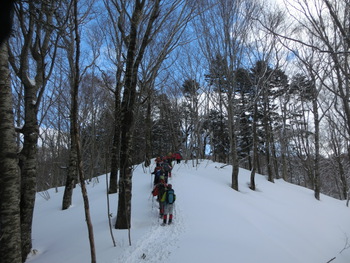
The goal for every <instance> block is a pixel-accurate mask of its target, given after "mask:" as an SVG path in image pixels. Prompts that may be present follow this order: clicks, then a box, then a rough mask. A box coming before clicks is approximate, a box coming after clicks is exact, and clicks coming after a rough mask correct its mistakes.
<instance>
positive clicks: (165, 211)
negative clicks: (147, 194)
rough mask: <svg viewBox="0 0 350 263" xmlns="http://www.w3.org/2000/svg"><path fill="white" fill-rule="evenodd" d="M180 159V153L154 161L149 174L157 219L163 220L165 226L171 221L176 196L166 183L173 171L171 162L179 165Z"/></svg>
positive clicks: (170, 154) (170, 186)
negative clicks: (157, 211) (152, 176)
mask: <svg viewBox="0 0 350 263" xmlns="http://www.w3.org/2000/svg"><path fill="white" fill-rule="evenodd" d="M181 159H182V156H181V154H180V153H175V154H172V153H169V154H168V155H166V156H163V157H157V158H156V159H155V162H156V167H155V168H154V171H153V172H152V173H151V174H153V175H154V180H153V190H152V195H153V196H154V197H157V202H158V203H159V217H160V218H162V219H163V223H162V225H166V224H167V223H168V224H169V225H170V224H171V223H172V221H173V211H174V202H175V200H176V195H175V191H174V189H173V187H172V184H170V183H168V179H169V178H170V177H171V170H172V169H173V165H172V162H173V161H174V160H175V161H176V163H177V164H179V163H180V162H181ZM168 215H169V220H168Z"/></svg>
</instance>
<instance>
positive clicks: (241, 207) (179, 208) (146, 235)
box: [26, 160, 350, 263]
mask: <svg viewBox="0 0 350 263" xmlns="http://www.w3.org/2000/svg"><path fill="white" fill-rule="evenodd" d="M222 166H223V165H222V164H219V163H213V162H211V161H207V160H204V161H202V162H201V163H200V164H199V166H197V167H194V166H193V165H192V163H191V162H188V163H187V164H185V163H184V162H182V163H181V164H180V165H175V167H174V170H173V176H172V178H171V179H170V182H171V183H172V184H173V188H174V190H175V192H176V195H177V200H176V204H175V213H174V214H175V215H174V224H172V225H167V226H161V220H160V219H159V218H158V207H157V203H156V201H155V200H154V199H153V197H152V196H151V190H152V178H151V174H150V173H151V171H153V168H154V165H153V166H152V167H150V168H147V169H144V168H143V167H142V165H139V166H137V167H136V168H135V171H134V176H133V199H132V228H131V243H132V244H131V246H129V239H128V231H127V230H115V229H113V236H114V238H115V241H116V246H115V247H114V246H113V242H112V238H111V234H110V231H109V225H108V213H107V197H106V176H100V177H99V178H98V181H97V179H96V180H94V181H93V182H91V183H90V184H89V185H87V187H88V195H89V201H90V210H91V217H92V223H93V227H94V239H95V246H96V255H97V262H98V263H133V262H149V263H151V262H152V263H153V262H154V263H159V262H167V263H187V262H191V263H197V262H198V263H211V262H214V263H216V262H220V263H226V262H227V263H232V262H237V263H265V262H266V263H326V262H329V261H330V260H332V259H333V258H334V257H335V259H333V260H332V261H331V262H332V263H349V262H350V248H348V247H350V240H349V238H350V208H348V207H346V205H345V202H344V201H339V200H336V199H333V198H330V197H328V196H325V195H321V201H317V200H315V198H314V197H313V192H312V191H310V190H308V189H305V188H303V187H299V186H296V185H293V184H289V183H286V182H284V181H283V180H276V181H275V183H270V182H268V181H267V180H266V178H265V176H261V175H257V176H256V183H257V190H256V191H251V190H250V189H249V187H248V183H249V177H250V174H249V171H246V170H244V169H241V170H240V174H239V181H240V184H239V187H240V191H239V192H236V191H234V190H232V189H231V188H230V182H231V171H232V167H231V166H224V167H222ZM221 167H222V168H221ZM58 190H59V191H58V192H57V193H56V192H55V191H54V189H51V190H49V191H48V193H49V195H50V199H49V200H45V198H43V195H42V194H38V195H37V199H36V206H35V210H34V222H33V249H34V250H35V255H34V254H33V255H31V256H30V257H29V258H28V260H27V261H26V262H27V263H86V262H91V257H90V246H89V240H88V233H87V226H86V222H85V215H84V206H83V200H82V197H81V191H80V187H79V186H78V187H77V188H76V189H75V192H74V196H73V203H74V204H73V205H72V207H71V208H70V209H68V210H66V211H62V210H61V203H62V196H63V191H64V189H63V188H59V189H58ZM117 200H118V194H113V195H110V207H111V213H112V221H113V222H112V223H113V224H114V221H115V218H116V211H117V203H118V202H117Z"/></svg>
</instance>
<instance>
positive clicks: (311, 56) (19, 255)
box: [0, 0, 350, 262]
mask: <svg viewBox="0 0 350 263" xmlns="http://www.w3.org/2000/svg"><path fill="white" fill-rule="evenodd" d="M333 2H334V3H333ZM349 8H350V3H349V1H348V0H341V1H336V3H335V1H328V0H312V1H307V0H295V1H294V0H286V1H282V2H281V3H279V2H278V3H276V2H267V1H254V0H237V1H233V0H205V1H194V0H174V1H160V0H153V1H150V0H149V1H146V0H135V1H125V0H59V1H57V0H55V1H53V0H42V1H16V4H15V10H14V20H13V21H14V23H13V29H12V35H11V37H10V38H9V40H8V42H7V43H6V44H3V45H1V47H0V48H1V50H0V80H1V82H0V137H1V141H0V142H1V145H0V146H1V147H0V154H1V156H0V157H1V158H0V159H1V161H0V168H1V171H4V172H3V173H2V174H1V178H0V180H1V181H0V195H1V196H0V197H1V202H0V215H1V217H0V256H1V258H2V259H4V260H5V261H4V262H24V260H25V258H26V256H27V255H28V253H29V252H30V250H31V247H32V245H31V226H32V214H33V209H34V204H35V193H36V192H37V191H45V190H47V189H49V188H52V187H59V186H62V185H65V189H66V190H65V194H64V198H63V200H62V209H68V208H69V206H70V205H71V198H72V192H73V189H74V188H75V185H76V184H77V183H80V184H81V186H82V194H83V196H84V201H85V208H86V221H87V224H88V228H89V239H90V242H91V248H92V249H91V254H92V259H93V258H94V251H93V250H94V249H93V247H94V244H93V231H92V226H91V224H89V221H90V220H89V206H88V196H87V193H86V190H85V187H84V184H85V183H88V182H89V180H90V179H92V178H93V177H96V176H98V175H100V174H103V173H107V172H110V173H111V176H110V182H109V193H116V192H118V194H119V199H118V215H117V220H116V224H115V227H116V228H119V229H130V218H131V210H130V204H131V198H132V197H131V189H132V180H131V179H132V166H133V164H137V163H141V162H144V161H145V164H146V166H148V165H149V164H150V160H151V158H153V157H156V156H158V155H166V154H168V153H169V152H177V151H180V152H181V154H182V156H183V157H184V159H185V160H188V159H192V160H199V159H205V158H208V159H212V160H213V161H217V162H221V163H227V164H232V165H233V169H232V188H233V189H234V190H237V191H239V189H238V180H239V174H238V173H239V169H238V167H242V168H246V169H248V170H250V171H251V179H250V188H251V189H252V190H255V180H254V178H255V177H254V176H255V172H258V173H260V174H266V175H267V177H268V180H269V181H271V182H273V181H274V179H275V178H283V179H284V180H286V181H289V182H292V183H295V184H298V185H302V186H305V187H308V188H310V189H313V190H314V193H315V198H316V199H318V200H319V199H320V193H321V192H322V193H325V194H327V195H330V196H333V197H336V198H339V199H348V188H349V187H348V178H349V154H350V152H349V149H350V148H349V146H350V145H349V136H350V107H349V106H350V105H349V102H350V97H349V96H350V90H349V88H350V87H349V58H348V56H349V46H350V24H349V23H350V22H349V21H350V17H349V16H350V12H349ZM193 165H195V163H194V164H193ZM18 203H20V206H18ZM18 244H21V246H20V247H21V249H18V246H19V245H18ZM92 261H93V260H92Z"/></svg>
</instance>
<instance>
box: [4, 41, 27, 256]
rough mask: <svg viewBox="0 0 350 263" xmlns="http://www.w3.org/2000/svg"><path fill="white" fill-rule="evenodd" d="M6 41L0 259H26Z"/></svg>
mask: <svg viewBox="0 0 350 263" xmlns="http://www.w3.org/2000/svg"><path fill="white" fill-rule="evenodd" d="M12 107H13V101H12V90H11V81H10V71H9V67H8V52H7V46H6V43H5V44H2V45H0V138H1V140H0V171H1V172H0V260H1V262H2V263H20V262H22V253H21V221H20V208H19V202H20V173H19V168H18V158H17V153H16V134H15V129H14V126H13V123H14V116H13V111H12Z"/></svg>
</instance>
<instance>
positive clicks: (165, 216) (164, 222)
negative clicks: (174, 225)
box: [162, 215, 167, 226]
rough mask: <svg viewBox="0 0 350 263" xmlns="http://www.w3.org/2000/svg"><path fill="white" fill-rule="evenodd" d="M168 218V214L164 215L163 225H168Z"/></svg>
mask: <svg viewBox="0 0 350 263" xmlns="http://www.w3.org/2000/svg"><path fill="white" fill-rule="evenodd" d="M166 220H167V215H164V217H163V224H162V226H165V225H166Z"/></svg>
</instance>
